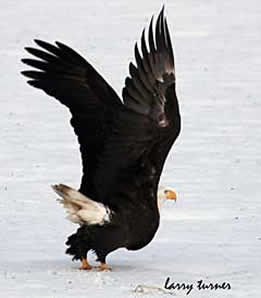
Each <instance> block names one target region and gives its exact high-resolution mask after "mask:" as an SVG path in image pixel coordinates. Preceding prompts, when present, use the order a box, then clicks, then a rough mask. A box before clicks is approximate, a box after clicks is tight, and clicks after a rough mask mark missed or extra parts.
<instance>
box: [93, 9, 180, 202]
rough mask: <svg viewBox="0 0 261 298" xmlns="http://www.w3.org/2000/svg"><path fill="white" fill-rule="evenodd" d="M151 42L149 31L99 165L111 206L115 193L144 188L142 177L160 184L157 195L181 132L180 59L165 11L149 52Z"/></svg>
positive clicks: (98, 182) (102, 187) (98, 179)
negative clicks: (177, 75)
mask: <svg viewBox="0 0 261 298" xmlns="http://www.w3.org/2000/svg"><path fill="white" fill-rule="evenodd" d="M154 31H155V32H154ZM145 39H146V37H145V31H143V33H142V37H141V53H140V51H139V49H138V46H137V44H136V45H135V59H136V66H135V65H134V64H133V63H130V65H129V72H130V77H127V79H126V81H125V87H124V88H123V92H122V96H123V101H124V104H125V107H126V109H124V110H122V111H121V112H120V113H118V115H117V119H116V121H115V123H114V130H113V131H112V133H111V135H110V137H109V138H108V140H107V141H106V145H105V149H104V152H103V155H102V157H101V158H100V159H99V161H98V165H97V168H98V169H97V172H96V177H95V184H96V189H98V190H100V196H102V195H103V198H104V200H105V201H106V196H108V197H112V196H109V194H112V192H114V191H115V189H118V191H119V192H122V193H124V188H125V193H126V185H131V184H135V183H141V184H142V183H143V182H144V181H143V182H142V181H138V179H139V178H140V177H139V173H140V172H141V171H142V173H143V174H142V175H141V177H144V179H152V180H153V181H154V188H153V191H154V193H155V191H156V188H157V185H158V181H159V178H160V175H161V172H162V168H163V165H164V162H165V159H166V157H167V155H168V152H169V150H170V148H171V146H172V144H173V143H174V141H175V139H176V138H177V136H178V134H179V132H180V114H179V107H178V101H177V97H176V92H175V71H174V56H173V50H172V45H171V40H170V34H169V30H168V25H167V21H166V18H165V17H164V9H162V11H161V12H160V14H159V16H158V19H157V22H156V26H155V30H153V19H152V20H151V22H150V26H149V30H148V44H149V48H148V46H147V43H146V40H145ZM144 167H145V168H144ZM146 167H147V168H146ZM135 177H136V178H135ZM144 183H146V182H144ZM128 191H130V190H129V189H128ZM115 197H116V196H115Z"/></svg>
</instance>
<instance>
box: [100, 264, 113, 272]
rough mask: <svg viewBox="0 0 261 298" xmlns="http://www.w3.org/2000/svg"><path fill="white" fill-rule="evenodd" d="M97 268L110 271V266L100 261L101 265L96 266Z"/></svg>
mask: <svg viewBox="0 0 261 298" xmlns="http://www.w3.org/2000/svg"><path fill="white" fill-rule="evenodd" d="M97 269H98V271H112V269H111V267H110V266H109V265H108V264H105V263H101V265H100V266H98V267H97Z"/></svg>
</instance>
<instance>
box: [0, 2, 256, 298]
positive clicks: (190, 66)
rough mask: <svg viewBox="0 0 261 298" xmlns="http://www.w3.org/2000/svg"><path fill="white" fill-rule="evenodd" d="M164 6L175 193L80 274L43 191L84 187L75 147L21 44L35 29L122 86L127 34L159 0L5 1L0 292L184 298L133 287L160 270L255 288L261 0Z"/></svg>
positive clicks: (249, 293)
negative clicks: (173, 86)
mask: <svg viewBox="0 0 261 298" xmlns="http://www.w3.org/2000/svg"><path fill="white" fill-rule="evenodd" d="M165 4H166V14H167V17H168V22H169V26H170V31H171V35H172V42H173V45H174V49H175V61H176V73H177V93H178V97H179V101H180V107H181V113H182V118H183V119H182V133H181V135H180V137H179V139H178V141H177V142H176V144H175V146H174V147H173V150H172V151H171V154H170V156H169V158H168V161H167V164H166V166H165V171H164V174H163V176H162V180H161V183H162V184H163V185H171V186H173V187H175V189H176V190H177V193H178V195H179V200H178V201H177V203H176V204H173V203H170V202H167V203H166V205H165V208H164V210H163V214H162V219H161V226H160V228H159V230H158V232H157V234H156V237H155V239H154V240H153V241H152V243H150V244H149V245H148V246H147V247H146V248H144V249H142V250H140V251H137V252H128V251H127V250H125V249H120V250H118V251H116V252H114V253H112V254H111V255H110V256H109V257H108V263H109V264H110V265H111V266H112V268H113V271H112V272H95V271H94V272H82V271H79V270H78V267H79V263H72V262H71V259H70V257H69V256H66V255H65V254H64V251H65V245H64V241H65V239H66V237H67V236H68V235H69V234H70V233H72V232H73V231H74V230H75V229H76V226H75V225H73V224H71V223H70V222H68V221H66V220H65V213H64V211H63V210H62V208H61V206H59V205H58V204H57V202H56V201H55V199H56V195H55V194H54V193H53V192H52V190H51V188H50V185H51V184H54V183H61V182H63V183H66V184H68V185H71V186H74V187H76V188H77V187H78V186H79V182H80V177H81V163H80V154H79V151H78V144H77V141H76V138H75V136H74V133H73V130H72V128H71V127H70V125H69V119H70V115H69V112H68V111H67V110H66V109H65V107H63V106H62V105H60V104H59V103H58V102H57V101H55V100H54V99H53V98H51V97H48V96H47V95H45V94H44V93H43V92H41V91H39V90H36V89H33V88H31V87H29V86H28V85H27V84H26V83H25V78H24V77H22V75H20V73H19V72H20V71H21V70H25V69H27V68H26V66H24V65H22V63H21V62H20V59H21V58H25V57H28V55H27V54H26V53H25V51H24V50H23V48H24V47H25V46H32V45H33V42H32V40H33V39H34V38H39V39H43V40H47V41H51V42H53V41H55V40H59V41H62V42H64V43H66V44H68V45H70V46H72V47H73V48H74V49H76V50H77V51H79V52H80V53H81V54H82V55H84V57H86V58H87V59H88V60H89V61H90V62H91V63H92V64H93V65H94V66H95V67H96V68H97V69H98V70H99V71H100V72H101V73H102V75H103V76H104V77H105V78H106V79H107V81H108V82H109V83H111V84H112V86H113V87H114V88H115V89H116V90H117V92H118V93H119V94H120V93H121V88H122V86H123V83H124V79H125V77H126V75H127V73H128V63H129V62H130V61H131V60H133V47H134V43H135V41H136V40H139V39H140V35H141V31H142V28H143V27H144V26H145V25H148V22H149V20H150V17H151V15H152V14H157V13H158V12H159V10H160V8H161V5H162V1H158V0H150V1H149V0H146V1H141V0H140V1H137V0H132V1H119V0H111V1H105V0H103V1H100V0H96V1H93V0H92V1H90V0H81V1H72V0H70V1H69V0H63V1H51V0H45V1H39V0H37V1H36V0H24V1H15V0H9V1H3V0H1V2H0V24H1V30H0V41H1V46H0V58H1V78H0V86H1V93H0V94H1V95H0V96H1V98H0V127H1V138H0V224H1V226H0V293H1V297H14V298H16V297H26V298H27V297H28V298H29V297H30V298H31V297H32V298H35V297H52V298H65V297H94V298H96V297H116V298H118V297H168V296H170V295H171V294H172V295H174V294H175V295H176V296H182V297H184V296H186V291H182V290H180V291H177V290H176V291H170V293H163V292H160V291H158V290H156V289H155V290H153V289H151V290H146V291H145V293H135V292H134V289H135V288H136V286H137V285H139V284H144V285H147V286H159V287H163V286H164V282H165V280H166V278H167V277H170V278H171V281H172V282H180V283H182V282H184V283H187V284H189V283H193V284H194V285H196V282H197V281H198V280H200V279H203V280H204V281H205V282H206V283H208V282H212V283H216V282H220V283H222V282H223V281H225V282H229V283H230V284H231V286H232V289H231V290H230V291H228V290H218V291H207V290H206V291H204V292H203V291H199V290H197V289H194V290H193V291H192V292H191V293H190V295H189V297H233V298H234V297H235V298H240V297H260V293H261V201H260V200H261V198H260V195H261V184H260V179H261V156H260V150H261V103H260V100H261V87H260V78H261V58H260V51H261V34H260V32H261V2H260V0H249V1H245V0H230V1H218V0H199V1H193V0H171V1H167V0H165ZM92 261H94V258H92ZM170 297H171V296H170Z"/></svg>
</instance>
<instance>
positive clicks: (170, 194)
mask: <svg viewBox="0 0 261 298" xmlns="http://www.w3.org/2000/svg"><path fill="white" fill-rule="evenodd" d="M166 198H167V199H168V200H174V201H175V202H176V201H177V194H176V193H175V191H172V190H167V191H166Z"/></svg>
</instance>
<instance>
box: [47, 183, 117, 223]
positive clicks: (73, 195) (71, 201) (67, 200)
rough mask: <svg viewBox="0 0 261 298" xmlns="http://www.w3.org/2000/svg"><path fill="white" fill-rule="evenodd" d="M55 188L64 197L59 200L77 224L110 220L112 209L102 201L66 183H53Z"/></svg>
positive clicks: (71, 219) (69, 217) (69, 216)
mask: <svg viewBox="0 0 261 298" xmlns="http://www.w3.org/2000/svg"><path fill="white" fill-rule="evenodd" d="M52 188H53V190H54V191H55V192H56V193H57V194H58V195H59V196H60V197H62V199H59V200H58V201H59V202H60V203H61V204H63V206H64V208H65V209H66V211H67V213H68V217H67V218H68V219H69V220H70V221H72V222H74V223H77V224H81V225H82V224H85V223H87V224H100V225H102V224H104V223H106V222H109V221H110V214H111V211H110V209H109V208H108V207H106V206H104V205H103V204H102V203H99V202H95V201H93V200H91V199H89V198H87V197H86V196H84V195H83V194H81V193H80V192H79V191H77V190H75V189H73V188H71V187H69V186H67V185H64V184H59V185H52Z"/></svg>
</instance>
